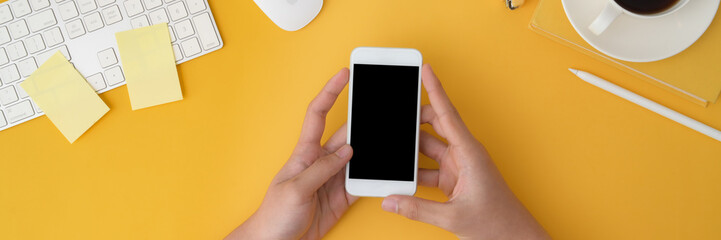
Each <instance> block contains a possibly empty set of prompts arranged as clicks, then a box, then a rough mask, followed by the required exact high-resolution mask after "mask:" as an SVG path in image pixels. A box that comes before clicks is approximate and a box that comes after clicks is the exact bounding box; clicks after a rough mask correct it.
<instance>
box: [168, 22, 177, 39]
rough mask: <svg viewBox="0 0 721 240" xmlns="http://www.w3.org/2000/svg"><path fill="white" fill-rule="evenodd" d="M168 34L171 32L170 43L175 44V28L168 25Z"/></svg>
mask: <svg viewBox="0 0 721 240" xmlns="http://www.w3.org/2000/svg"><path fill="white" fill-rule="evenodd" d="M168 32H170V42H175V40H176V39H175V32H174V31H173V27H171V26H170V25H168Z"/></svg>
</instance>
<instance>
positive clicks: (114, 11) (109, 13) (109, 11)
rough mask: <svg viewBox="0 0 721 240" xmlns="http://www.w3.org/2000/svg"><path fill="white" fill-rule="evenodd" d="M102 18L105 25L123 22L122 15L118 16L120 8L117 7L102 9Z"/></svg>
mask: <svg viewBox="0 0 721 240" xmlns="http://www.w3.org/2000/svg"><path fill="white" fill-rule="evenodd" d="M103 18H104V19H105V24H107V25H112V24H113V23H116V22H120V21H121V20H123V15H121V14H120V8H118V6H117V5H115V6H112V7H109V8H106V9H103Z"/></svg>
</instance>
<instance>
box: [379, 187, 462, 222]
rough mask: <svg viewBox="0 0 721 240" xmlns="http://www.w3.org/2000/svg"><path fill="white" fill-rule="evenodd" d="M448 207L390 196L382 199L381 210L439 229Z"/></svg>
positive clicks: (399, 196)
mask: <svg viewBox="0 0 721 240" xmlns="http://www.w3.org/2000/svg"><path fill="white" fill-rule="evenodd" d="M448 207H449V206H447V205H446V203H440V202H436V201H431V200H426V199H422V198H417V197H413V196H403V195H392V196H388V197H386V198H385V199H383V203H382V204H381V208H383V210H385V211H387V212H392V213H397V214H400V215H401V216H404V217H407V218H408V219H411V220H415V221H421V222H424V223H428V224H431V225H435V226H438V227H441V228H445V226H444V225H443V224H444V222H446V221H444V219H445V218H444V217H443V216H444V215H445V213H446V212H447V208H448Z"/></svg>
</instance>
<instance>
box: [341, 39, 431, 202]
mask: <svg viewBox="0 0 721 240" xmlns="http://www.w3.org/2000/svg"><path fill="white" fill-rule="evenodd" d="M422 63H423V59H422V56H421V53H420V52H419V51H418V50H415V49H407V48H375V47H359V48H356V49H354V50H353V52H352V53H351V60H350V87H349V91H348V139H347V141H348V144H350V145H351V147H353V157H352V158H351V160H350V162H348V165H347V166H346V178H345V187H346V191H348V193H350V194H351V195H354V196H366V197H385V196H388V195H392V194H402V195H413V194H415V192H416V182H417V178H418V176H417V174H418V128H419V125H420V106H421V105H420V101H421V64H422Z"/></svg>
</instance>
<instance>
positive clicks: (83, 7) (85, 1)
mask: <svg viewBox="0 0 721 240" xmlns="http://www.w3.org/2000/svg"><path fill="white" fill-rule="evenodd" d="M76 1H77V3H78V8H79V9H80V13H89V12H90V11H92V10H95V9H97V8H98V6H97V5H95V0H76Z"/></svg>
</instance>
